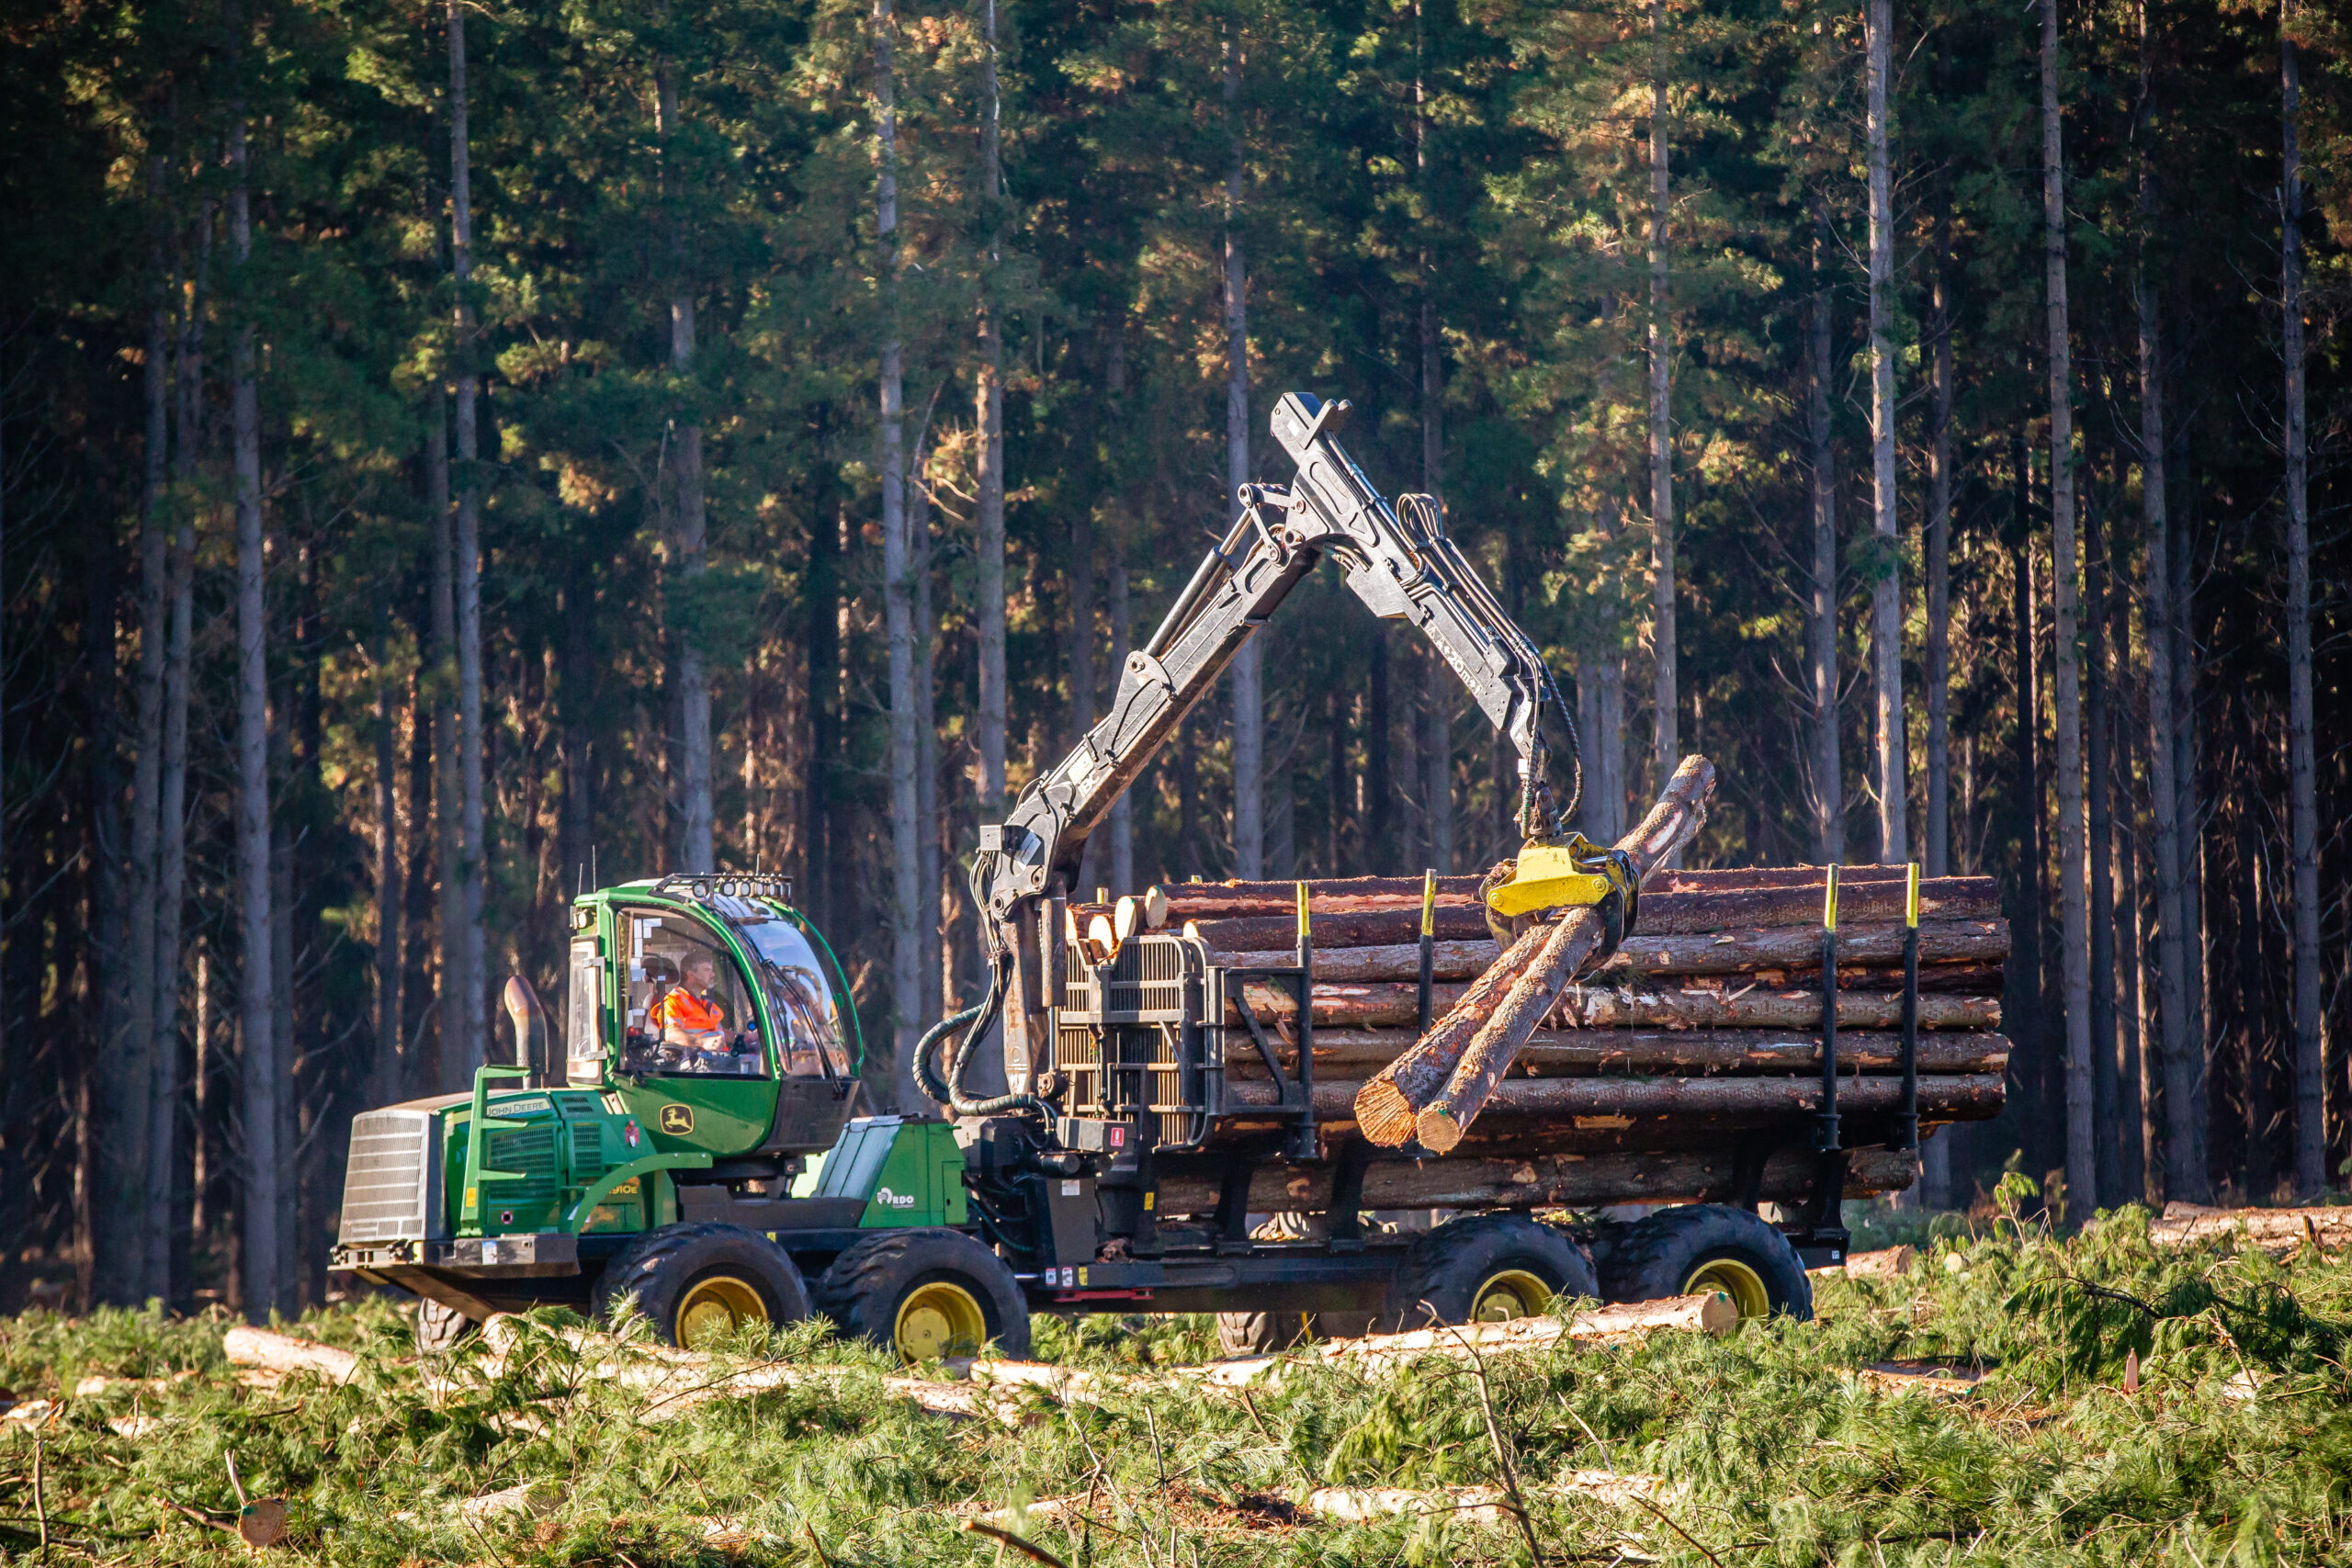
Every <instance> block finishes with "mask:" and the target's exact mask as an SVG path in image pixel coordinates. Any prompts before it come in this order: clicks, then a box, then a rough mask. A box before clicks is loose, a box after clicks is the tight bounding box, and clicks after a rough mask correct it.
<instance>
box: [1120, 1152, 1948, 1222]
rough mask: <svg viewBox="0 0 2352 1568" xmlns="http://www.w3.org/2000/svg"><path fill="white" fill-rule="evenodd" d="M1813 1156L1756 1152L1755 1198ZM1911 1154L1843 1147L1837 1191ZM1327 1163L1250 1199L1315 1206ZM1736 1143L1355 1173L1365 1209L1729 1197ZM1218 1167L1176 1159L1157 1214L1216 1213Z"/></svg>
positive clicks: (1806, 1180)
mask: <svg viewBox="0 0 2352 1568" xmlns="http://www.w3.org/2000/svg"><path fill="white" fill-rule="evenodd" d="M1818 1169H1819V1164H1818V1162H1817V1161H1816V1160H1815V1157H1814V1156H1813V1154H1812V1153H1811V1151H1810V1150H1808V1149H1805V1148H1804V1147H1800V1146H1798V1145H1789V1146H1787V1147H1784V1148H1781V1149H1779V1150H1776V1151H1774V1152H1773V1153H1771V1154H1770V1155H1768V1156H1766V1157H1765V1160H1764V1163H1763V1169H1762V1172H1761V1176H1760V1179H1759V1181H1758V1188H1757V1194H1756V1195H1757V1197H1758V1199H1759V1200H1761V1201H1766V1202H1794V1201H1800V1200H1803V1199H1804V1198H1806V1197H1809V1196H1811V1194H1812V1191H1813V1182H1814V1178H1815V1173H1816V1172H1817V1171H1818ZM1917 1175H1918V1156H1917V1155H1914V1154H1910V1153H1906V1152H1901V1151H1896V1150H1891V1149H1888V1148H1885V1147H1883V1146H1882V1145H1863V1146H1861V1147H1860V1148H1856V1149H1852V1150H1850V1151H1849V1153H1848V1155H1847V1156H1846V1196H1847V1197H1849V1198H1874V1197H1877V1196H1879V1195H1880V1194H1882V1193H1886V1192H1897V1191H1901V1190H1903V1189H1905V1188H1906V1187H1908V1186H1910V1185H1911V1183H1912V1181H1913V1180H1914V1179H1917ZM1332 1177H1333V1167H1332V1166H1331V1165H1330V1164H1329V1162H1324V1163H1320V1164H1311V1165H1290V1166H1273V1165H1266V1166H1261V1167H1259V1168H1257V1169H1256V1170H1254V1171H1253V1172H1252V1173H1251V1175H1250V1201H1249V1207H1250V1209H1251V1210H1253V1211H1256V1212H1260V1213H1324V1212H1325V1211H1327V1210H1328V1209H1329V1207H1330V1201H1331V1183H1332ZM1738 1178H1739V1171H1738V1159H1737V1157H1736V1151H1735V1150H1733V1149H1731V1148H1729V1147H1727V1146H1719V1147H1714V1148H1710V1149H1668V1150H1653V1151H1647V1152H1633V1153H1600V1154H1567V1153H1551V1152H1545V1153H1542V1154H1536V1155H1532V1156H1527V1157H1524V1158H1518V1157H1512V1158H1494V1157H1484V1156H1476V1155H1469V1154H1463V1153H1458V1152H1457V1153H1455V1154H1453V1155H1450V1156H1447V1157H1445V1158H1444V1159H1432V1160H1407V1159H1384V1160H1378V1161H1375V1162H1374V1164H1373V1165H1372V1166H1371V1167H1370V1168H1368V1169H1367V1170H1366V1171H1365V1172H1364V1179H1363V1207H1365V1208H1367V1209H1532V1208H1544V1207H1555V1208H1565V1209H1583V1208H1591V1207H1593V1206H1595V1205H1598V1204H1602V1203H1633V1202H1641V1203H1730V1202H1737V1201H1740V1199H1741V1197H1742V1196H1743V1194H1742V1193H1741V1192H1740V1190H1739V1187H1738ZM1221 1180H1222V1171H1221V1170H1220V1169H1219V1168H1217V1167H1216V1164H1215V1163H1214V1162H1213V1161H1211V1160H1207V1159H1200V1158H1195V1159H1193V1160H1191V1161H1189V1162H1178V1163H1174V1164H1171V1165H1170V1168H1168V1169H1166V1170H1164V1171H1162V1172H1161V1174H1160V1177H1159V1200H1158V1201H1159V1211H1160V1212H1161V1213H1163V1214H1166V1215H1170V1216H1174V1215H1182V1214H1199V1215H1207V1214H1213V1213H1216V1204H1217V1194H1218V1192H1219V1190H1220V1182H1221Z"/></svg>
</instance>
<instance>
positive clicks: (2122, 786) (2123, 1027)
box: [2099, 475, 2149, 1203]
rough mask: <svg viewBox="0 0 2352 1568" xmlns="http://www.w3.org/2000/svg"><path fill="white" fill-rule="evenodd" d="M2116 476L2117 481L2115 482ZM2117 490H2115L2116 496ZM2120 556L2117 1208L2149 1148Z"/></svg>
mask: <svg viewBox="0 0 2352 1568" xmlns="http://www.w3.org/2000/svg"><path fill="white" fill-rule="evenodd" d="M2119 479H2120V475H2119ZM2120 488H2121V487H2120V484H2119V486H2118V491H2119V493H2120ZM2122 558H2123V552H2122V550H2121V549H2120V548H2114V547H2110V550H2109V580H2108V601H2107V617H2108V646H2109V649H2110V655H2109V657H2110V658H2111V659H2112V660H2113V668H2114V671H2115V689H2114V694H2113V696H2112V699H2111V700H2110V703H2109V707H2110V709H2111V711H2112V715H2113V717H2112V720H2111V724H2112V729H2111V731H2110V733H2111V736H2112V740H2111V744H2112V745H2113V747H2114V749H2115V750H2114V754H2113V761H2112V766H2111V767H2110V770H2109V777H2110V778H2111V779H2112V780H2113V781H2114V784H2113V787H2114V795H2113V802H2114V804H2113V806H2112V808H2111V810H2110V813H2109V817H2110V821H2109V852H2110V854H2111V856H2112V864H2113V865H2114V867H2115V900H2114V903H2113V904H2112V905H2111V906H2109V907H2107V908H2102V909H2101V910H2100V912H2099V919H2103V920H2109V921H2111V922H2112V923H2113V930H2114V931H2115V984H2116V989H2117V996H2116V1004H2115V1022H2116V1035H2117V1040H2116V1052H2115V1073H2116V1084H2117V1096H2116V1099H2117V1103H2116V1133H2117V1136H2118V1139H2119V1140H2120V1148H2121V1153H2120V1158H2119V1171H2120V1179H2121V1187H2122V1201H2125V1202H2131V1203H2144V1202H2146V1201H2148V1198H2149V1192H2148V1145H2147V1137H2146V1132H2145V1128H2144V1124H2143V1118H2144V1117H2145V1115H2146V1113H2147V1097H2146V1095H2145V1093H2144V1092H2143V1087H2142V1082H2143V1080H2142V1077H2141V1067H2140V1052H2141V1031H2140V1013H2141V1001H2140V872H2139V852H2138V848H2139V846H2138V834H2137V833H2136V831H2135V830H2134V829H2135V827H2136V823H2135V819H2134V812H2133V810H2132V799H2131V780H2132V776H2133V775H2132V766H2131V729H2132V726H2131V697H2130V692H2131V686H2130V682H2129V678H2128V676H2127V674H2126V671H2129V670H2131V606H2130V599H2131V594H2130V593H2129V592H2126V591H2125V590H2124V588H2123V586H2122V580H2123V564H2122Z"/></svg>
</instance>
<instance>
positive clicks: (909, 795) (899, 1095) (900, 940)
mask: <svg viewBox="0 0 2352 1568" xmlns="http://www.w3.org/2000/svg"><path fill="white" fill-rule="evenodd" d="M890 26H891V15H890V0H874V120H875V141H876V153H877V165H878V166H877V168H876V176H875V183H874V231H875V234H876V238H877V240H878V241H879V243H880V245H881V252H882V254H881V258H880V259H881V267H882V288H883V299H884V305H883V309H884V324H883V339H882V452H881V458H880V463H881V470H882V620H883V626H884V631H885V636H886V637H887V638H888V644H889V658H890V1013H891V1021H892V1026H893V1035H894V1040H893V1048H892V1053H891V1058H890V1060H891V1073H890V1078H891V1090H892V1099H893V1101H894V1103H895V1104H896V1105H897V1106H898V1108H899V1111H902V1112H904V1113H905V1114H908V1115H914V1114H917V1113H920V1112H922V1111H926V1110H928V1107H927V1106H926V1105H925V1104H924V1102H923V1096H922V1091H921V1089H919V1088H918V1087H917V1085H916V1081H915V1070H914V1058H915V1040H916V1037H917V1035H918V1033H919V1032H921V1030H922V1025H923V1007H922V1001H923V997H922V992H923V986H922V916H923V886H922V837H923V830H924V829H925V827H926V824H925V823H924V821H923V820H922V802H921V798H920V795H921V792H920V791H919V790H918V789H917V787H916V780H917V776H918V774H919V773H921V770H922V759H921V758H920V757H919V756H918V755H917V753H918V750H919V748H918V747H917V746H916V744H915V721H916V718H917V714H916V712H915V627H914V605H913V604H912V597H913V596H912V594H911V592H910V588H911V586H912V585H911V584H910V581H908V579H909V576H910V553H911V552H910V550H909V549H908V547H907V496H906V454H905V443H906V434H905V429H904V426H905V415H904V412H903V411H902V409H901V406H900V400H901V397H902V395H903V392H902V389H901V387H900V370H899V319H898V303H899V300H898V294H899V125H898V103H897V98H896V96H895V83H894V82H893V80H892V77H891V52H890Z"/></svg>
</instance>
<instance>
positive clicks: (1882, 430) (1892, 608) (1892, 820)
mask: <svg viewBox="0 0 2352 1568" xmlns="http://www.w3.org/2000/svg"><path fill="white" fill-rule="evenodd" d="M1862 16H1863V31H1864V33H1865V34H1866V35H1867V37H1866V39H1865V40H1864V41H1865V44H1866V46H1867V47H1866V52H1867V53H1868V55H1869V64H1868V67H1867V71H1866V74H1867V75H1868V77H1869V82H1868V97H1869V109H1868V117H1869V128H1868V129H1869V139H1870V209H1871V216H1870V292H1871V306H1870V309H1871V528H1872V531H1873V532H1874V533H1875V534H1876V536H1877V541H1876V542H1877V544H1878V547H1879V551H1878V555H1877V557H1876V558H1874V559H1873V560H1872V562H1871V687H1872V689H1873V690H1874V691H1875V692H1876V694H1877V696H1878V736H1877V740H1878V756H1877V760H1878V858H1879V859H1880V860H1882V861H1886V862H1889V863H1894V862H1898V861H1904V860H1907V859H1909V858H1910V854H1911V851H1910V836H1909V832H1908V826H1907V819H1906V812H1907V807H1906V796H1907V794H1908V791H1909V788H1910V782H1909V774H1908V771H1907V769H1906V767H1905V761H1904V746H1905V722H1904V717H1903V577H1902V560H1903V556H1902V551H1901V549H1900V547H1899V544H1898V531H1899V525H1898V523H1897V520H1896V516H1895V491H1894V421H1895V414H1896V409H1895V403H1894V337H1893V333H1892V323H1893V320H1894V188H1893V186H1892V184H1891V183H1890V181H1889V178H1888V175H1887V154H1886V142H1887V123H1886V92H1887V79H1888V78H1889V77H1890V76H1891V75H1893V74H1894V52H1893V51H1894V39H1893V35H1894V16H1893V7H1892V6H1891V4H1890V0H1866V3H1865V5H1864V6H1863V10H1862Z"/></svg>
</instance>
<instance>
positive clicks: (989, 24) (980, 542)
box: [974, 0, 1007, 822]
mask: <svg viewBox="0 0 2352 1568" xmlns="http://www.w3.org/2000/svg"><path fill="white" fill-rule="evenodd" d="M980 18H981V27H980V31H981V46H982V50H983V52H982V54H981V57H980V199H981V202H982V204H983V206H984V208H985V209H986V210H985V213H984V221H985V222H986V223H987V225H988V234H989V240H988V254H987V256H986V258H985V259H984V260H983V262H982V264H981V278H980V365H979V370H978V375H977V376H976V377H975V380H976V381H977V383H978V387H977V389H976V391H977V398H976V401H977V405H978V416H979V425H980V431H979V434H980V450H979V473H978V479H979V491H980V499H979V517H978V525H977V527H976V528H975V530H974V532H975V534H976V535H977V538H976V539H975V541H974V547H975V548H976V550H977V551H978V556H979V559H978V563H977V564H978V573H977V578H978V581H977V585H976V589H975V592H977V593H978V598H979V612H980V712H979V724H978V731H979V743H980V799H979V807H980V820H981V821H983V822H994V821H996V820H998V819H999V818H1002V817H1003V815H1004V813H1005V807H1006V804H1007V803H1006V801H1005V798H1004V334H1003V328H1002V324H1001V322H1000V321H998V319H997V303H996V268H997V265H998V264H999V263H1000V262H1001V260H1002V259H1003V240H1002V234H1003V230H1002V220H1001V215H1000V214H999V212H998V210H997V209H998V204H999V203H1000V202H1001V200H1002V199H1003V195H1004V179H1003V169H1002V166H1001V163H1000V152H999V141H998V116H999V111H1000V107H1001V106H1000V105H999V103H998V93H997V69H996V0H980Z"/></svg>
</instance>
